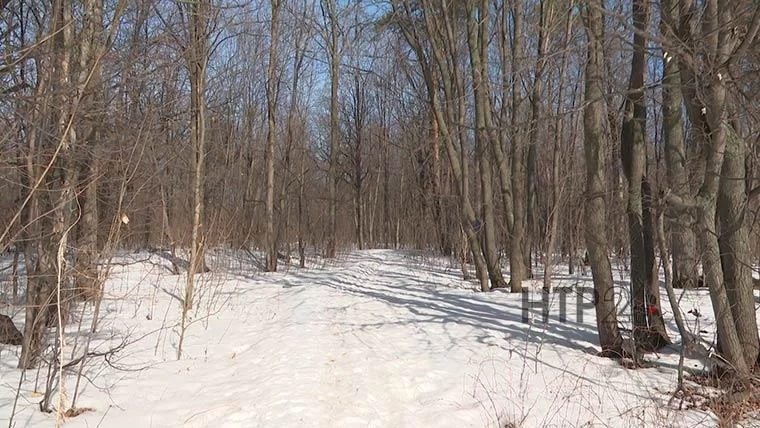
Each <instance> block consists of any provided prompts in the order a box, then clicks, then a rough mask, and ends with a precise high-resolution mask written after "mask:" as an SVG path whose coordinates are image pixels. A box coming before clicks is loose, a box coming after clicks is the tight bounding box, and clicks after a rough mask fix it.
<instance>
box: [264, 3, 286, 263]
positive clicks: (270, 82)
mask: <svg viewBox="0 0 760 428" xmlns="http://www.w3.org/2000/svg"><path fill="white" fill-rule="evenodd" d="M271 7H272V16H271V22H270V27H269V65H268V66H267V88H266V95H267V150H266V169H267V184H266V233H265V234H266V239H265V241H266V270H267V272H276V271H277V235H276V234H275V224H274V192H275V189H274V163H275V152H274V146H275V138H276V135H277V134H276V133H277V129H276V125H277V123H276V116H277V87H278V84H277V76H276V71H277V51H278V47H277V43H278V37H279V31H278V30H279V25H278V15H279V12H280V1H279V0H271ZM280 214H282V213H280Z"/></svg>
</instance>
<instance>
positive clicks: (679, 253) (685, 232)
mask: <svg viewBox="0 0 760 428" xmlns="http://www.w3.org/2000/svg"><path fill="white" fill-rule="evenodd" d="M661 8H662V12H661V13H662V14H663V15H665V18H664V19H661V20H660V32H661V34H662V35H663V37H664V38H665V43H664V49H665V51H666V52H672V51H673V48H674V47H673V46H668V40H672V38H673V37H674V32H673V28H671V26H670V24H669V22H671V23H672V22H673V19H674V17H676V16H678V12H677V5H675V4H674V3H673V0H663V1H662V3H661ZM679 73H680V71H679V59H678V58H677V57H675V55H673V54H666V57H665V61H663V78H662V138H663V141H664V143H665V166H666V170H667V179H668V186H669V188H670V191H671V192H673V193H674V194H675V195H677V196H679V197H681V198H685V197H689V195H691V189H690V186H689V174H688V170H687V169H686V146H685V141H684V139H685V135H684V131H683V118H682V112H681V109H682V106H683V93H682V92H681V77H680V74H679ZM669 223H670V234H671V236H670V241H671V242H672V253H673V287H675V288H694V287H696V285H697V279H698V278H699V273H698V270H697V268H698V261H697V247H696V245H697V242H696V237H695V235H694V230H693V229H692V225H693V223H694V218H693V217H692V216H691V215H690V213H689V212H688V211H683V212H680V213H679V212H676V213H674V214H673V216H672V219H671V221H670V222H669Z"/></svg>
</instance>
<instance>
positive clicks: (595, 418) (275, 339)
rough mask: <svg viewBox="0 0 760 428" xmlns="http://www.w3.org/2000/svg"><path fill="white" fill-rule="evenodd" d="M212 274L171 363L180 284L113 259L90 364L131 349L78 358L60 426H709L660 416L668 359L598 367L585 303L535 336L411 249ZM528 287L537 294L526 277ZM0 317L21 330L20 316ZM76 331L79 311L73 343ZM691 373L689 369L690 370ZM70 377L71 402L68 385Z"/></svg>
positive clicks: (701, 302) (667, 409) (28, 401)
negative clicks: (67, 414)
mask: <svg viewBox="0 0 760 428" xmlns="http://www.w3.org/2000/svg"><path fill="white" fill-rule="evenodd" d="M209 260H210V264H211V266H212V268H213V270H212V272H211V273H205V274H202V275H198V276H197V280H196V283H197V287H198V288H197V297H198V303H197V304H196V305H195V308H194V310H193V312H192V318H191V324H190V325H189V327H188V328H187V330H186V333H185V341H184V346H183V348H184V349H183V354H182V358H181V359H180V360H177V358H176V357H177V355H176V354H177V343H178V340H179V332H180V328H179V322H180V301H179V300H178V298H177V296H182V295H183V287H184V282H185V278H184V276H173V275H171V274H170V273H169V270H168V268H167V265H168V263H167V261H166V260H165V259H163V258H161V257H159V256H157V255H149V254H146V253H142V254H132V255H123V256H121V257H119V258H118V260H117V261H118V262H119V263H120V264H119V265H117V266H115V267H114V270H113V272H112V275H111V278H110V279H109V281H108V283H107V286H106V291H105V293H106V294H105V299H104V301H103V307H102V320H101V324H100V329H99V330H98V332H97V333H95V334H93V336H92V344H91V346H90V348H91V349H90V350H91V351H93V350H95V351H104V350H107V349H109V348H113V347H116V346H117V345H118V344H120V343H122V342H123V341H124V340H126V341H127V342H128V345H127V346H126V347H125V348H124V349H123V350H121V351H120V352H118V353H117V354H116V355H114V356H112V357H111V358H109V359H108V361H106V360H105V359H103V358H102V357H101V358H94V359H92V360H90V361H89V363H88V365H87V366H86V370H85V372H86V375H87V376H86V377H87V379H89V380H85V379H83V380H82V384H81V388H80V389H82V391H80V392H79V394H78V396H77V401H76V406H77V407H78V408H90V409H91V411H89V412H85V413H83V414H81V415H79V416H77V417H73V418H68V419H67V420H66V422H65V426H66V427H95V426H101V427H113V428H119V427H128V428H135V427H230V428H232V427H303V426H310V427H436V428H444V427H496V426H501V427H503V426H507V425H508V424H514V426H615V427H624V426H714V425H715V423H716V422H715V418H714V416H712V415H711V414H709V413H705V412H701V411H696V410H689V411H686V410H683V411H682V410H678V409H677V405H671V406H669V405H668V401H669V400H670V398H671V394H672V392H673V390H674V388H675V385H676V367H677V362H678V351H677V347H676V346H673V347H669V348H666V349H665V350H664V351H663V352H661V353H659V354H651V355H648V356H647V358H648V359H649V360H650V361H652V362H653V363H654V367H653V368H647V369H638V370H629V369H625V368H623V367H621V366H620V365H619V364H618V363H617V362H615V361H613V360H610V359H605V358H600V357H597V356H595V352H596V351H598V348H597V346H596V332H595V329H596V321H595V318H594V311H593V308H590V307H589V308H587V306H588V305H584V306H582V308H581V309H582V314H583V319H582V320H580V319H578V317H577V315H576V313H577V311H576V309H577V308H576V304H577V303H578V300H577V299H576V295H575V294H570V295H568V298H567V301H566V304H567V308H566V309H567V320H565V322H560V321H559V319H558V318H559V317H558V314H559V303H560V302H559V297H558V296H559V295H560V294H551V296H550V300H551V301H550V316H549V320H548V323H546V324H544V323H542V322H541V310H540V309H532V310H531V311H530V316H529V322H523V319H522V315H523V312H522V307H523V300H522V297H523V296H521V295H512V294H510V293H501V292H494V293H478V292H475V291H474V290H473V288H474V284H473V283H470V282H467V281H463V280H462V279H461V272H460V270H459V268H458V267H457V266H454V265H451V264H450V262H448V261H446V260H444V259H440V258H436V257H433V256H430V255H426V254H425V253H421V252H412V251H401V250H367V251H352V252H349V253H347V254H345V255H343V256H341V257H340V258H339V259H337V260H333V261H329V262H328V261H325V260H321V259H318V258H313V259H311V260H309V264H308V266H307V268H305V269H299V268H297V267H295V266H292V267H291V266H289V265H282V266H281V268H283V272H278V273H272V274H264V273H261V272H260V270H258V269H257V268H256V267H255V266H256V264H255V263H254V260H252V259H251V258H250V256H249V255H247V254H241V253H233V252H224V251H218V252H215V253H212V254H209ZM618 273H619V274H620V275H624V272H622V271H620V272H618ZM619 279H620V283H621V284H624V283H625V278H623V277H621V278H619ZM528 284H529V285H530V286H532V287H533V288H535V289H536V290H537V289H538V288H539V287H540V281H539V280H535V281H531V282H529V283H528ZM554 285H555V286H568V287H582V286H586V287H591V286H592V284H591V282H590V277H582V276H573V275H568V274H567V273H566V272H562V271H561V269H560V270H559V271H558V273H557V275H556V280H555V281H554ZM587 297H588V296H587ZM529 298H530V299H531V300H537V299H540V294H539V293H538V291H536V293H532V294H530V295H529ZM583 302H584V301H583V300H581V303H583ZM682 305H683V308H684V310H688V309H690V308H691V307H692V306H693V307H696V308H698V309H699V311H700V312H701V313H702V317H701V318H694V317H693V316H691V315H687V317H688V318H687V321H689V323H690V327H691V328H692V329H693V330H694V331H695V332H696V331H699V330H703V332H704V333H703V337H705V339H707V340H710V341H711V340H712V339H713V337H712V334H714V333H713V332H714V325H713V324H714V322H713V320H712V311H711V309H710V305H709V297H708V296H707V294H706V292H703V291H694V292H690V293H688V294H686V295H685V296H684V298H683V300H682ZM0 309H2V310H3V312H4V313H8V314H11V315H14V319H15V321H16V323H17V325H21V324H22V322H23V314H22V313H21V310H20V308H18V307H17V308H15V309H14V308H0ZM664 309H667V308H664ZM666 312H668V313H667V314H666V316H667V318H666V319H667V320H668V322H669V325H668V327H669V329H670V333H671V338H677V337H678V335H677V331H676V329H675V324H674V323H673V321H672V316H670V314H669V311H666ZM79 317H80V315H79V314H76V315H75V318H76V319H75V320H74V321H75V322H74V323H73V325H72V326H70V327H69V330H70V334H69V338H68V339H67V343H66V347H65V349H64V353H63V355H65V356H66V357H64V362H66V361H69V360H70V359H73V357H75V356H78V355H81V353H82V352H83V351H82V347H83V343H84V340H83V339H82V338H81V335H80V339H78V340H77V341H76V342H75V339H74V337H75V336H76V335H75V332H74V331H73V330H76V328H77V324H78V321H79ZM90 317H91V310H90V309H89V307H88V309H87V311H85V315H84V319H83V326H84V327H83V330H86V326H87V325H88V320H89V319H90ZM696 323H700V325H699V326H697V325H696ZM19 351H20V348H19V347H9V346H6V345H0V426H8V420H9V417H10V415H11V412H12V411H11V409H12V406H13V400H14V397H15V394H16V389H17V387H18V381H19V371H18V370H17V369H15V365H16V364H17V361H18V352H19ZM67 357H71V358H67ZM687 368H688V369H691V370H693V371H699V370H702V369H703V365H702V363H700V362H699V361H696V360H688V359H687ZM35 376H36V371H34V370H32V371H29V372H28V374H27V379H26V380H25V381H24V382H23V384H22V387H21V390H20V395H19V401H18V406H17V409H16V414H15V416H14V425H13V426H17V427H23V426H30V427H32V426H52V425H53V424H54V423H55V415H54V414H44V413H41V412H40V411H39V410H38V402H39V400H40V397H39V394H37V393H35V383H34V381H35ZM40 376H41V377H42V378H44V376H45V371H44V370H43V371H41V372H40ZM66 379H67V381H66V385H65V388H64V392H65V397H66V402H67V403H68V404H70V403H71V399H72V395H73V391H74V385H75V382H76V373H75V372H72V373H70V374H68V375H67V376H66ZM37 389H38V390H40V389H42V387H38V388H37ZM55 402H57V401H56V400H54V403H55ZM676 403H677V401H676ZM68 404H67V405H68Z"/></svg>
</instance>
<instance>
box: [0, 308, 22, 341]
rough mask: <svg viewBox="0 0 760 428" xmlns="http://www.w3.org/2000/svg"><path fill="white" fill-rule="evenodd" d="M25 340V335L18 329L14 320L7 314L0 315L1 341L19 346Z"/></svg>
mask: <svg viewBox="0 0 760 428" xmlns="http://www.w3.org/2000/svg"><path fill="white" fill-rule="evenodd" d="M23 341H24V335H22V334H21V332H20V331H18V329H17V328H16V325H15V324H13V320H12V319H11V318H10V317H8V316H6V315H0V343H4V344H6V345H15V346H18V345H21V343H22V342H23Z"/></svg>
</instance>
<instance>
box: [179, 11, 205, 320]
mask: <svg viewBox="0 0 760 428" xmlns="http://www.w3.org/2000/svg"><path fill="white" fill-rule="evenodd" d="M207 2H208V0H198V1H195V2H193V3H191V4H190V5H189V12H190V13H189V19H190V22H189V23H188V25H189V34H190V40H189V43H190V47H189V49H188V53H187V55H188V58H187V66H188V69H189V74H190V115H191V124H190V140H191V144H192V147H193V151H194V156H193V222H192V238H191V242H190V265H189V267H188V272H187V284H186V285H185V300H184V305H183V319H184V315H185V314H186V312H187V311H188V310H190V308H192V307H193V299H194V283H193V281H194V275H195V274H196V273H199V272H206V271H207V270H208V268H207V267H206V262H205V256H204V247H205V243H206V242H205V236H204V226H203V220H204V208H205V204H204V192H205V181H206V171H205V163H206V98H205V90H206V89H205V87H206V66H207V64H208V58H207V55H208V47H207V43H208V41H207V38H206V19H207V14H208V13H209V7H208V3H207Z"/></svg>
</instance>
